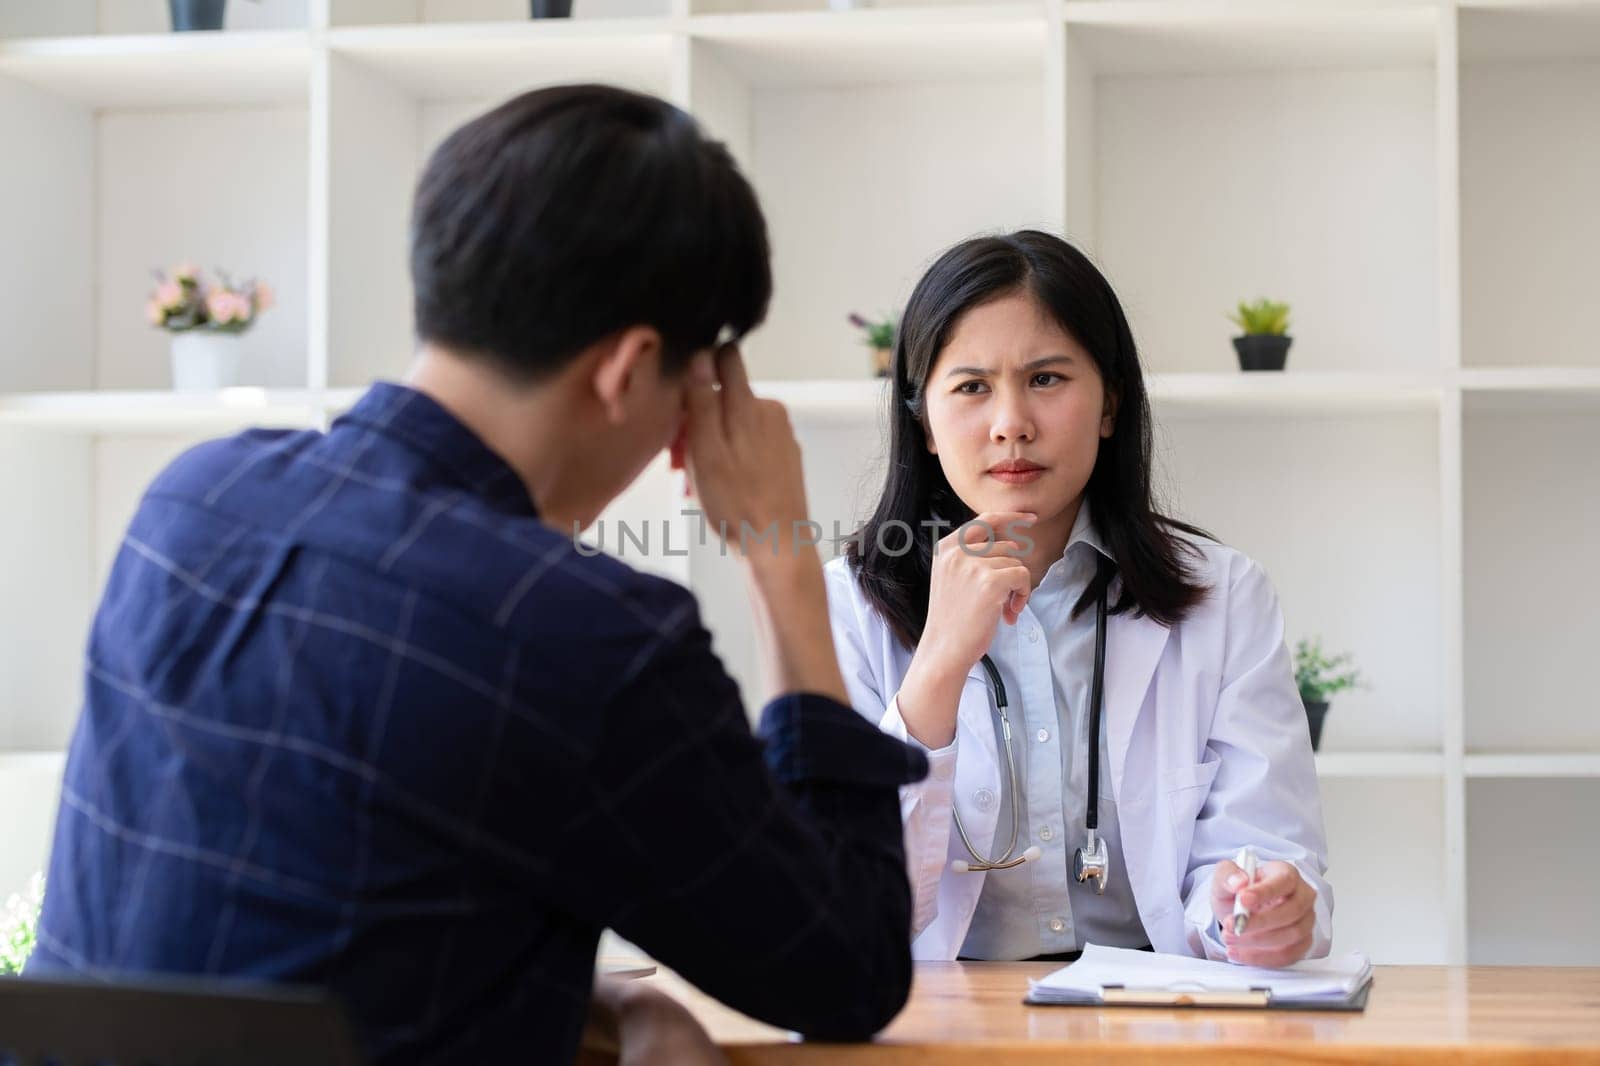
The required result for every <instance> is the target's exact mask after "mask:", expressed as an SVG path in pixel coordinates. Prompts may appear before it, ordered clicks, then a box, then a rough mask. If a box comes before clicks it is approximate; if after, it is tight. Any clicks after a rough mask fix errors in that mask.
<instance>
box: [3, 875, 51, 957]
mask: <svg viewBox="0 0 1600 1066" xmlns="http://www.w3.org/2000/svg"><path fill="white" fill-rule="evenodd" d="M43 903H44V876H43V875H41V874H34V875H33V878H32V879H31V880H30V881H29V882H28V887H27V889H26V890H25V891H24V892H23V893H21V894H20V895H15V896H12V897H11V898H10V899H8V900H7V901H6V905H5V906H4V907H0V977H10V976H14V975H16V974H19V973H21V972H22V967H23V965H24V964H25V963H26V962H27V961H28V956H29V955H31V954H33V941H34V937H35V936H37V935H38V932H39V907H40V906H41V905H42V904H43Z"/></svg>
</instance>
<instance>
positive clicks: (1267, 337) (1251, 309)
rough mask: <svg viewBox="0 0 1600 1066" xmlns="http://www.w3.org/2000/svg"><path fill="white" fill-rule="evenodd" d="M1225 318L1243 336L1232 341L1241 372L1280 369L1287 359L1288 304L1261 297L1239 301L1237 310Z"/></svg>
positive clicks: (1289, 342)
mask: <svg viewBox="0 0 1600 1066" xmlns="http://www.w3.org/2000/svg"><path fill="white" fill-rule="evenodd" d="M1228 318H1229V319H1231V320H1232V321H1233V323H1234V324H1235V325H1237V326H1238V327H1239V328H1240V329H1242V330H1244V335H1243V336H1242V337H1235V338H1233V349H1234V351H1236V352H1238V353H1239V368H1240V369H1241V370H1282V369H1283V364H1284V363H1285V362H1287V361H1288V359H1289V345H1290V344H1292V343H1294V338H1292V337H1290V336H1289V335H1288V334H1289V305H1288V304H1284V303H1278V302H1276V301H1274V300H1268V299H1266V298H1262V299H1260V300H1257V301H1256V302H1255V303H1247V302H1245V301H1243V300H1241V301H1239V307H1238V310H1236V311H1234V312H1233V313H1231V314H1230V315H1228Z"/></svg>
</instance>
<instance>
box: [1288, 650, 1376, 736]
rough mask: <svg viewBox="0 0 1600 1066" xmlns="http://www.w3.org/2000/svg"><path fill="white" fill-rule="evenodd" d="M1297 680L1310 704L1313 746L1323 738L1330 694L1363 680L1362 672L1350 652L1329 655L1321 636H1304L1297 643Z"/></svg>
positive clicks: (1303, 699) (1308, 719) (1305, 701)
mask: <svg viewBox="0 0 1600 1066" xmlns="http://www.w3.org/2000/svg"><path fill="white" fill-rule="evenodd" d="M1294 683H1295V687H1297V688H1298V689H1299V690H1300V702H1301V703H1303V704H1305V707H1306V722H1307V724H1308V725H1310V727H1311V750H1312V751H1316V750H1317V745H1318V744H1320V743H1321V742H1322V722H1323V720H1324V719H1325V718H1327V716H1328V697H1329V696H1332V695H1333V694H1334V693H1336V692H1343V691H1344V690H1345V689H1347V688H1355V687H1356V686H1357V685H1359V684H1360V683H1361V675H1360V674H1359V673H1357V672H1356V671H1355V670H1354V669H1353V668H1352V667H1351V662H1350V655H1349V653H1348V652H1346V653H1343V654H1340V655H1334V656H1332V657H1329V656H1328V655H1327V654H1326V653H1324V652H1323V650H1322V641H1321V639H1320V638H1317V637H1312V638H1310V639H1309V640H1301V641H1299V642H1297V643H1296V644H1295V646H1294Z"/></svg>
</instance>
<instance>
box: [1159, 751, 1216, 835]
mask: <svg viewBox="0 0 1600 1066" xmlns="http://www.w3.org/2000/svg"><path fill="white" fill-rule="evenodd" d="M1221 766H1222V763H1221V761H1220V760H1212V761H1210V762H1200V763H1195V764H1194V765H1192V766H1175V767H1173V768H1172V769H1170V770H1168V771H1166V772H1165V773H1163V774H1162V775H1161V789H1162V791H1163V792H1165V793H1166V794H1167V814H1168V817H1170V818H1171V824H1172V835H1173V838H1174V843H1176V844H1177V845H1179V851H1183V852H1187V851H1188V849H1189V841H1190V840H1191V839H1192V838H1193V836H1194V820H1195V817H1196V816H1197V815H1199V813H1200V808H1201V807H1202V806H1204V805H1205V802H1206V796H1208V795H1210V793H1211V783H1212V782H1213V781H1215V780H1216V779H1217V770H1218V769H1219V768H1220V767H1221Z"/></svg>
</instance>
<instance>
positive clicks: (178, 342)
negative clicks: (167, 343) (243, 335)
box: [172, 329, 243, 392]
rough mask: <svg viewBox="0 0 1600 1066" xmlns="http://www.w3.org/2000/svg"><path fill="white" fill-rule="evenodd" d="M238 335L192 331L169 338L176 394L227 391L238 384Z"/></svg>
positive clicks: (173, 384) (210, 331)
mask: <svg viewBox="0 0 1600 1066" xmlns="http://www.w3.org/2000/svg"><path fill="white" fill-rule="evenodd" d="M242 347H243V346H242V345H241V344H240V339H239V335H238V334H237V333H217V332H214V331H212V330H208V329H191V330H185V331H184V332H182V333H174V334H173V335H172V387H173V388H174V389H176V390H177V391H179V392H200V391H209V390H214V389H226V388H229V387H230V386H233V385H237V384H239V361H240V349H241V348H242Z"/></svg>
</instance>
